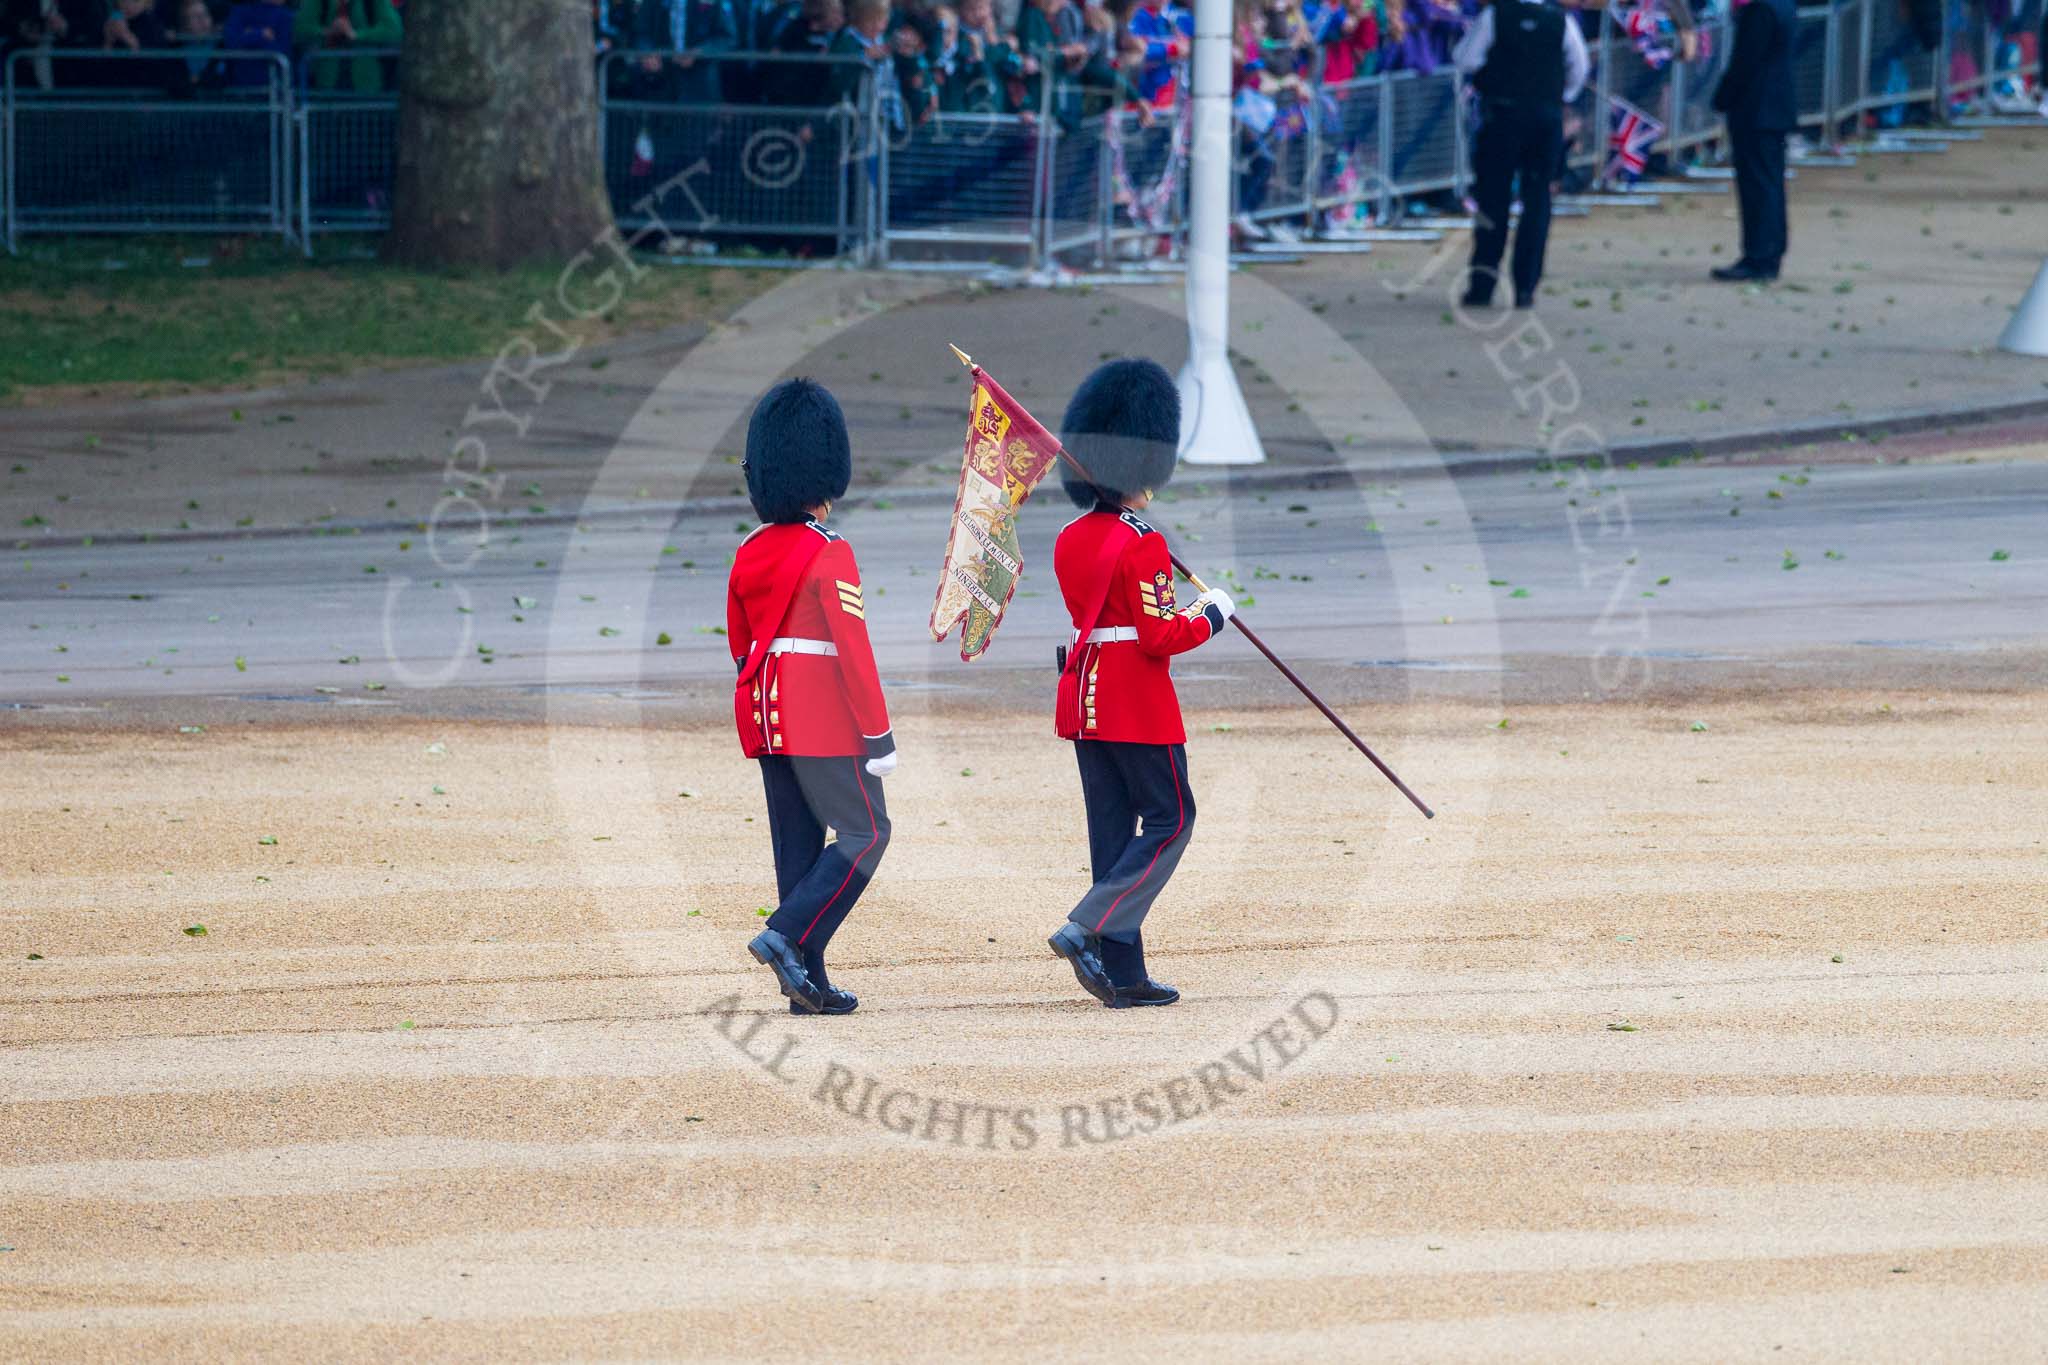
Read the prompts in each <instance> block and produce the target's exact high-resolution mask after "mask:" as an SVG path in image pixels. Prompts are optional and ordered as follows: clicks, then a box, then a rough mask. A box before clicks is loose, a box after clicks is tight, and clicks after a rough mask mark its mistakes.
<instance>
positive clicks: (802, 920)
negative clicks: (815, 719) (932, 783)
mask: <svg viewBox="0 0 2048 1365" xmlns="http://www.w3.org/2000/svg"><path fill="white" fill-rule="evenodd" d="M760 763H761V784H762V786H763V787H765V788H766V789H767V793H768V839H769V842H770V844H772V845H773V847H774V850H775V889H776V893H777V895H779V896H780V897H781V903H780V904H779V905H777V906H776V907H775V912H774V913H773V914H771V915H770V916H769V917H768V927H769V928H770V929H773V930H775V931H776V932H777V933H779V934H781V935H782V936H783V937H784V938H786V939H788V940H789V941H790V942H791V943H793V944H795V945H796V947H797V949H798V951H799V952H801V953H803V954H804V957H805V960H806V965H808V966H810V967H811V969H812V976H813V979H815V978H816V976H817V974H818V970H819V967H820V966H821V964H822V963H823V961H824V954H825V945H826V944H827V943H829V942H831V940H832V935H833V934H834V933H835V932H836V931H837V930H838V928H839V925H840V923H841V922H842V921H843V920H845V918H846V916H847V912H848V911H850V910H852V909H853V907H854V903H855V902H857V901H858V900H859V899H860V895H861V892H863V891H865V890H867V887H868V881H869V879H870V878H872V877H873V876H874V875H875V868H876V866H877V865H879V864H880V863H881V861H882V854H883V852H884V851H885V850H886V849H887V848H888V847H889V811H888V808H887V806H886V805H884V803H883V801H882V779H881V778H879V777H876V776H874V775H873V774H872V773H870V772H869V771H868V770H867V763H866V760H865V759H861V758H799V757H792V756H786V755H781V754H771V755H770V756H768V757H767V758H764V759H762V760H760ZM827 829H831V830H834V831H836V832H837V834H838V836H839V837H838V838H837V839H835V840H833V841H832V843H831V844H829V845H828V844H826V842H825V831H826V830H827Z"/></svg>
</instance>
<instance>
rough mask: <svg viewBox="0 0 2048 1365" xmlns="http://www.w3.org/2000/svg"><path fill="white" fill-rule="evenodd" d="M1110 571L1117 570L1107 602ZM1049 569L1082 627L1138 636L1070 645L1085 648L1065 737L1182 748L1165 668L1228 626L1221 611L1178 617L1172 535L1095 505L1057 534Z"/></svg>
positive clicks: (1079, 628)
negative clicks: (1077, 719) (1076, 728)
mask: <svg viewBox="0 0 2048 1365" xmlns="http://www.w3.org/2000/svg"><path fill="white" fill-rule="evenodd" d="M1105 564H1108V565H1110V568H1109V570H1108V583H1107V585H1106V587H1107V594H1108V595H1107V596H1104V595H1103V594H1104V588H1105V584H1104V583H1103V581H1102V573H1103V568H1102V566H1103V565H1105ZM1052 567H1053V572H1054V573H1055V574H1056V575H1057V576H1058V577H1059V580H1060V595H1061V596H1063V597H1065V598H1066V600H1067V614H1068V615H1069V616H1071V617H1072V618H1073V622H1074V629H1075V630H1077V631H1082V630H1087V631H1090V632H1091V633H1093V631H1101V630H1114V629H1116V628H1118V627H1127V628H1135V629H1136V631H1137V633H1138V638H1137V639H1135V640H1118V641H1114V642H1110V643H1104V644H1089V643H1087V642H1085V641H1076V642H1075V644H1074V646H1073V647H1074V648H1075V649H1077V650H1080V651H1082V654H1081V658H1080V661H1079V668H1080V684H1081V730H1080V732H1079V733H1078V734H1076V735H1068V736H1065V738H1068V739H1107V740H1120V741H1124V742H1127V743H1132V744H1185V743H1186V742H1187V730H1186V728H1185V727H1184V726H1183V725H1182V724H1181V718H1180V698H1179V697H1178V696H1177V695H1175V693H1174V690H1173V677H1172V674H1171V672H1170V669H1171V665H1170V664H1169V663H1168V662H1167V661H1168V659H1170V658H1171V657H1172V656H1173V655H1175V654H1183V653H1186V652H1187V651H1188V650H1190V649H1193V648H1194V647H1195V646H1196V645H1199V644H1202V643H1203V642H1204V641H1206V640H1208V639H1210V638H1211V637H1212V636H1214V635H1215V634H1216V632H1218V631H1219V630H1221V629H1222V628H1223V614H1222V612H1220V611H1217V610H1215V609H1214V608H1210V609H1209V610H1208V611H1203V612H1192V611H1191V612H1182V611H1178V610H1176V603H1175V601H1174V590H1173V564H1172V562H1171V561H1170V560H1169V559H1168V557H1167V553H1166V537H1164V536H1162V535H1160V534H1159V532H1157V531H1155V530H1153V529H1152V527H1151V526H1149V525H1147V524H1146V523H1145V522H1144V521H1143V520H1141V519H1140V518H1139V517H1138V515H1137V514H1136V513H1134V512H1127V511H1123V510H1121V509H1116V508H1108V507H1098V508H1097V509H1096V510H1094V511H1093V512H1090V513H1088V514H1086V515H1085V516H1082V517H1079V518H1077V519H1075V520H1074V521H1072V522H1070V523H1069V524H1068V525H1067V528H1066V529H1065V530H1064V531H1061V532H1060V538H1059V541H1058V543H1057V544H1056V545H1055V546H1054V547H1053V552H1052ZM1098 603H1099V604H1100V614H1099V615H1097V614H1095V613H1096V610H1097V604H1098ZM1091 617H1092V618H1093V621H1092V628H1091V619H1090V618H1091Z"/></svg>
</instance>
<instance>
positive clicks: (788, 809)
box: [725, 379, 896, 1014]
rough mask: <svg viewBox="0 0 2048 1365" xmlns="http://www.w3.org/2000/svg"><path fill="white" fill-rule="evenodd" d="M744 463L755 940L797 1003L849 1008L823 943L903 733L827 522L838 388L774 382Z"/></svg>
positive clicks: (875, 851)
mask: <svg viewBox="0 0 2048 1365" xmlns="http://www.w3.org/2000/svg"><path fill="white" fill-rule="evenodd" d="M743 467H744V468H745V470H746V475H747V495H748V497H749V498H750V499H751V500H752V501H753V504H754V511H755V512H756V513H757V514H758V515H759V516H760V518H761V521H762V525H761V526H760V527H758V528H757V529H755V530H754V531H753V533H752V534H750V535H749V536H748V537H747V538H746V539H745V540H744V541H742V542H741V543H740V547H739V551H738V552H737V553H736V554H735V555H734V556H733V564H732V577H731V580H730V583H729V585H728V587H727V591H726V607H725V615H726V632H727V637H728V638H729V639H730V640H731V642H732V648H733V661H734V662H735V663H737V664H738V665H739V682H738V685H737V687H736V689H735V691H734V693H733V720H734V722H735V723H736V724H737V726H738V728H739V736H740V748H741V750H742V751H743V752H744V753H745V754H746V755H747V757H749V758H753V759H758V760H759V761H760V764H761V781H762V784H763V785H764V786H765V787H766V788H767V792H768V837H769V841H770V843H771V844H772V845H773V846H774V850H775V882H776V890H777V893H778V895H779V897H780V903H779V904H778V905H777V906H776V907H775V912H774V913H773V914H772V915H770V916H769V917H768V927H767V928H766V929H764V930H762V931H761V933H760V934H759V935H758V936H757V937H756V938H755V939H754V940H753V942H751V943H749V944H748V945H747V951H748V952H749V953H751V954H752V955H753V957H754V960H755V961H757V962H760V963H762V964H763V965H764V966H767V967H769V968H772V969H773V970H774V972H775V976H776V980H777V983H778V985H779V986H780V988H781V991H782V993H783V994H784V995H786V996H788V997H789V1008H790V1012H791V1013H792V1014H848V1013H851V1012H852V1011H853V1008H854V1006H856V1005H857V1004H859V1003H860V1002H859V1001H858V1000H857V999H855V997H854V995H853V993H852V992H851V991H842V990H838V989H836V988H835V987H834V986H833V985H832V983H831V980H830V979H829V978H828V977H827V975H826V972H825V945H826V944H827V943H829V942H831V940H832V935H833V933H834V932H835V931H836V930H837V929H838V928H839V925H840V922H841V921H843V920H844V919H845V918H846V915H847V912H848V911H850V910H852V909H853V906H854V902H856V901H858V900H859V899H860V894H861V892H862V891H864V890H866V889H867V884H868V880H869V878H871V877H873V876H874V875H875V867H876V864H878V863H880V862H881V860H882V852H883V850H885V849H886V848H887V847H888V846H889V813H888V809H887V807H886V806H885V805H884V804H883V801H882V782H881V779H882V778H883V777H884V776H886V775H887V774H889V773H890V772H892V771H894V770H895V767H896V741H895V740H894V739H893V738H892V737H891V735H890V733H889V708H888V706H887V704H886V703H885V702H884V701H883V700H882V681H881V678H880V677H879V676H878V675H877V674H876V672H875V654H874V650H873V649H872V648H871V647H870V645H869V643H868V626H867V603H866V600H865V598H864V597H863V595H862V592H861V583H860V566H859V565H857V564H856V563H854V559H853V547H852V546H851V545H848V544H847V543H846V541H845V540H843V539H842V538H840V536H839V535H838V534H837V533H835V532H832V531H828V530H826V529H825V525H824V522H825V518H826V517H827V516H828V515H829V514H830V512H831V508H832V503H833V501H834V500H835V499H837V498H839V497H842V496H844V495H845V493H846V486H847V484H848V483H849V482H850V481H851V480H852V477H853V455H852V450H851V448H850V446H849V444H848V442H847V437H846V420H845V418H844V417H843V416H841V414H840V411H839V404H838V402H837V401H836V400H835V399H834V398H833V397H832V395H831V394H830V393H829V392H828V391H826V389H825V388H824V387H822V386H821V385H818V384H815V383H813V382H811V381H810V380H808V379H791V380H786V381H784V382H783V383H781V384H778V385H776V386H775V387H774V388H772V389H770V390H769V391H768V394H767V396H766V397H764V398H763V399H762V400H761V402H760V405H759V406H758V407H756V408H755V409H754V417H753V420H752V422H751V423H749V424H748V427H747V455H746V460H745V462H744V466H743ZM827 829H831V830H833V831H835V832H836V834H837V835H838V837H837V838H836V839H835V840H834V841H833V842H832V843H830V844H827V843H826V842H825V831H826V830H827Z"/></svg>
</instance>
